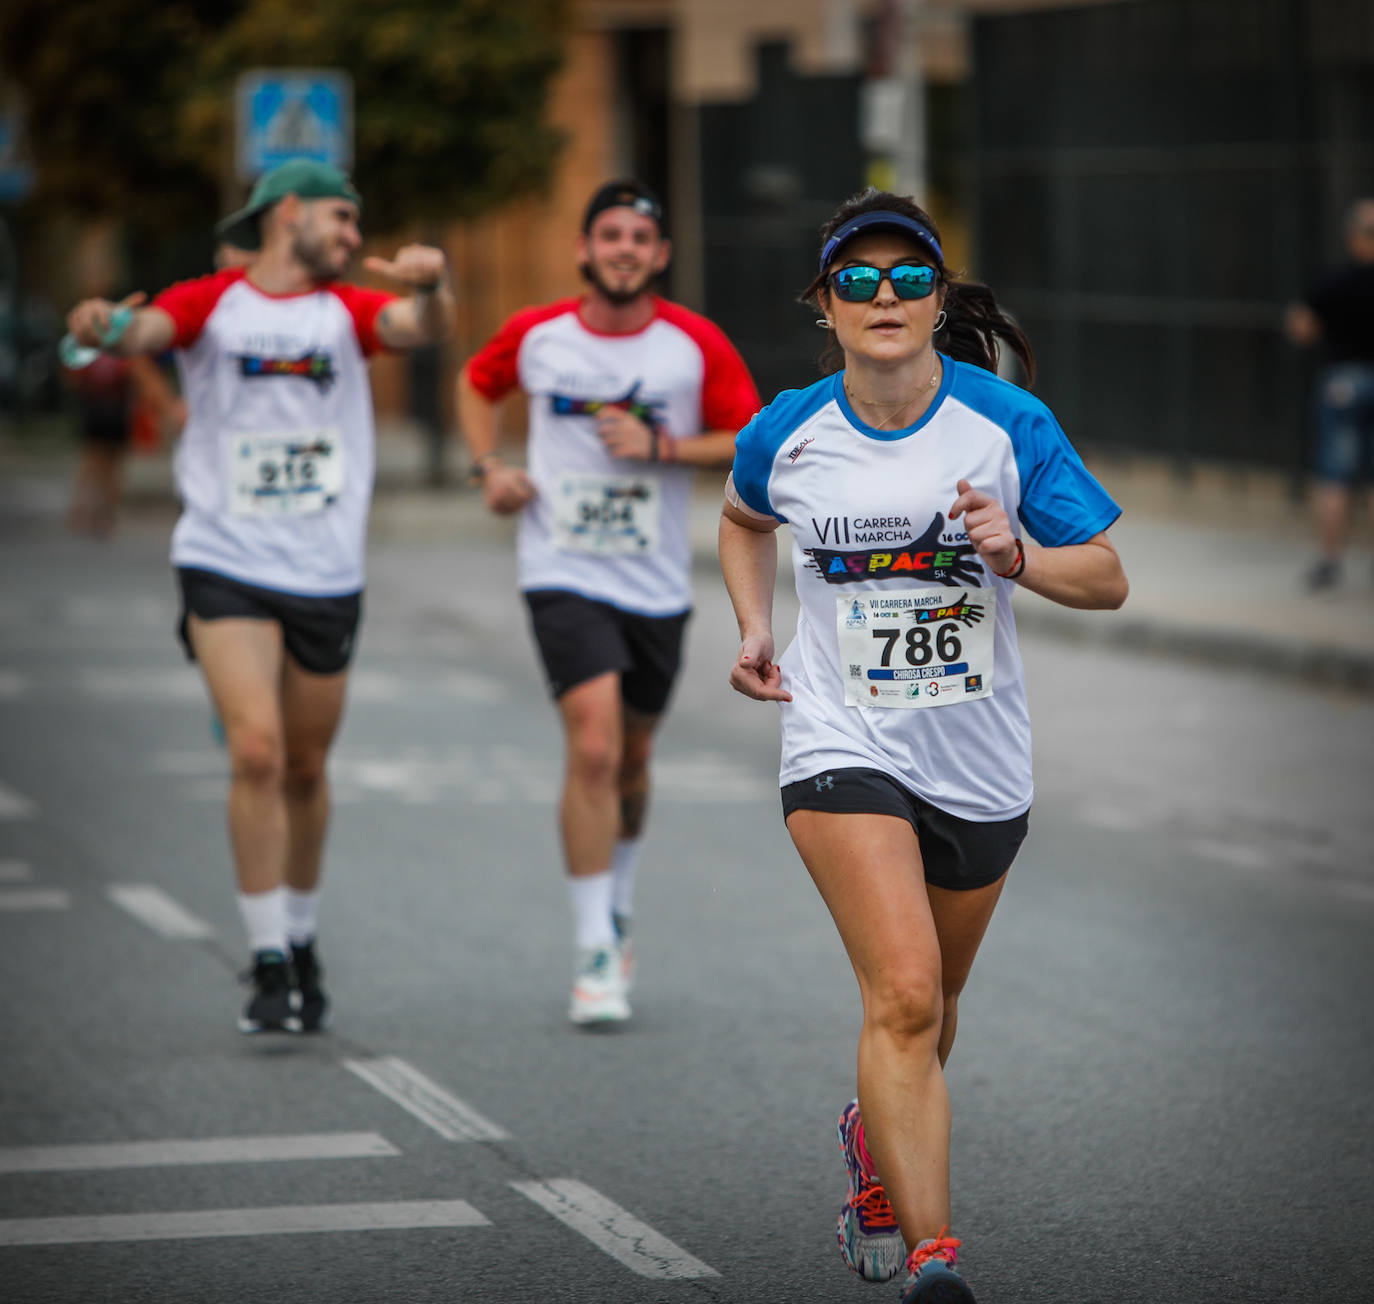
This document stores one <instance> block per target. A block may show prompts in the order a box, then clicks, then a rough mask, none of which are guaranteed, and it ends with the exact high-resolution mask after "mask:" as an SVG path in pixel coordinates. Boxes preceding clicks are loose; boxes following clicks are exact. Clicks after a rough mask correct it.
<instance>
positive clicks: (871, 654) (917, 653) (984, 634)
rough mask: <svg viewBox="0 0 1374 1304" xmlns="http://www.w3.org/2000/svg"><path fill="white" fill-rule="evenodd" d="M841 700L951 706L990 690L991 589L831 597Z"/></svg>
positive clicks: (857, 703) (994, 607) (992, 644)
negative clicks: (838, 644)
mask: <svg viewBox="0 0 1374 1304" xmlns="http://www.w3.org/2000/svg"><path fill="white" fill-rule="evenodd" d="M835 621H836V626H837V628H838V631H839V640H840V668H841V671H842V673H843V676H844V703H845V705H846V706H884V707H908V708H911V707H917V708H919V707H926V706H954V705H956V704H958V703H960V702H974V701H977V700H978V699H979V698H980V697H989V696H991V694H992V668H993V654H994V649H995V638H996V634H995V631H996V627H997V592H996V590H995V589H979V588H964V587H956V586H948V587H943V588H928V589H915V590H909V591H905V592H900V593H894V592H892V591H891V590H885V591H881V592H873V593H859V594H845V595H843V596H840V597H837V598H836V599H835Z"/></svg>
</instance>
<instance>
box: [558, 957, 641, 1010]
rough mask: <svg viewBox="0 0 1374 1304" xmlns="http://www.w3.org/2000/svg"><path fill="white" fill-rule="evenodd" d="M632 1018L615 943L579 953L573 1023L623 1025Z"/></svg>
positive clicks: (574, 975) (574, 984) (574, 983)
mask: <svg viewBox="0 0 1374 1304" xmlns="http://www.w3.org/2000/svg"><path fill="white" fill-rule="evenodd" d="M629 1017H630V1005H629V1002H628V1001H627V1000H626V999H625V978H624V975H623V974H622V973H621V968H620V951H619V948H618V947H617V946H616V945H615V944H614V943H609V944H607V945H606V946H588V947H583V948H582V949H581V950H579V951H578V953H577V968H576V970H575V971H574V974H573V989H572V1001H571V1002H570V1004H569V1006H568V1018H569V1019H571V1020H572V1021H573V1022H574V1023H583V1024H585V1023H622V1022H624V1020H626V1019H628V1018H629Z"/></svg>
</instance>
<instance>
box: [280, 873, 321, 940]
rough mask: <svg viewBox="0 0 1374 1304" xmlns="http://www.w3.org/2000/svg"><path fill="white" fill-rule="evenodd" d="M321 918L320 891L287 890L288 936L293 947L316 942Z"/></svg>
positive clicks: (317, 889)
mask: <svg viewBox="0 0 1374 1304" xmlns="http://www.w3.org/2000/svg"><path fill="white" fill-rule="evenodd" d="M319 918H320V889H319V888H312V889H311V890H310V891H309V892H298V891H297V890H296V889H295V888H294V887H288V888H287V889H286V936H287V939H288V940H289V941H290V943H291V945H292V946H304V945H305V944H306V943H307V942H313V941H314V940H315V928H316V925H317V924H318V923H319Z"/></svg>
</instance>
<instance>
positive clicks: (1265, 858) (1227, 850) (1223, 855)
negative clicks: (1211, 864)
mask: <svg viewBox="0 0 1374 1304" xmlns="http://www.w3.org/2000/svg"><path fill="white" fill-rule="evenodd" d="M1187 845H1188V849H1189V850H1190V851H1192V852H1194V853H1195V854H1196V855H1199V856H1206V857H1207V859H1208V860H1220V861H1223V862H1224V863H1225V864H1228V865H1235V866H1236V867H1237V868H1238V869H1272V868H1273V865H1274V858H1273V857H1272V856H1271V855H1269V853H1268V852H1265V851H1261V850H1260V849H1259V848H1258V847H1254V846H1247V845H1246V844H1245V843H1243V842H1230V841H1226V840H1224V839H1222V838H1193V839H1192V840H1191V841H1189V843H1188V844H1187Z"/></svg>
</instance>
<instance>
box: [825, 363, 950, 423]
mask: <svg viewBox="0 0 1374 1304" xmlns="http://www.w3.org/2000/svg"><path fill="white" fill-rule="evenodd" d="M939 379H940V359H939V358H936V359H935V366H934V368H933V370H932V371H931V373H930V379H929V380H928V381H926V383H925V384H924V385H922V386H921V388H920V389H918V390H917V391H916V392H915V393H914V394H912V395H911V396H910V397H909V398H904V399H902V400H901V401H900V402H899V403H878V402H875V401H874V400H873V399H871V398H860V397H859V396H858V395H857V394H856V393H855V392H854V391H853V390H852V389H850V387H849V377H848V376H846V377H845V378H844V392H845V393H846V394H848V395H849V403H850V406H851V407H852V406H853V405H854V404H856V403H862V404H863V405H864V406H865V407H874V408H893V409H894V411H893V413H892V416H890V417H885V418H884V419H883V420H882V421H880V422H879V423H878V424H877V425H876V426H874V427H873V429H874V430H881V429H882V428H883V427H884V426H886V425H888V424H889V423H890V422H891V421H893V420H894V419H895V418H896V417H897V416H898V414H899V413H900V412H901V411H902V409H903V408H908V407H910V406H911V405H912V404H913V403H915V402H916V401H917V400H918V399H921V398H924V397H925V396H926V395H927V394H928V393H930V391H931V390H933V389H934V388H935V386H936V384H937V383H938V382H939Z"/></svg>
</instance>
